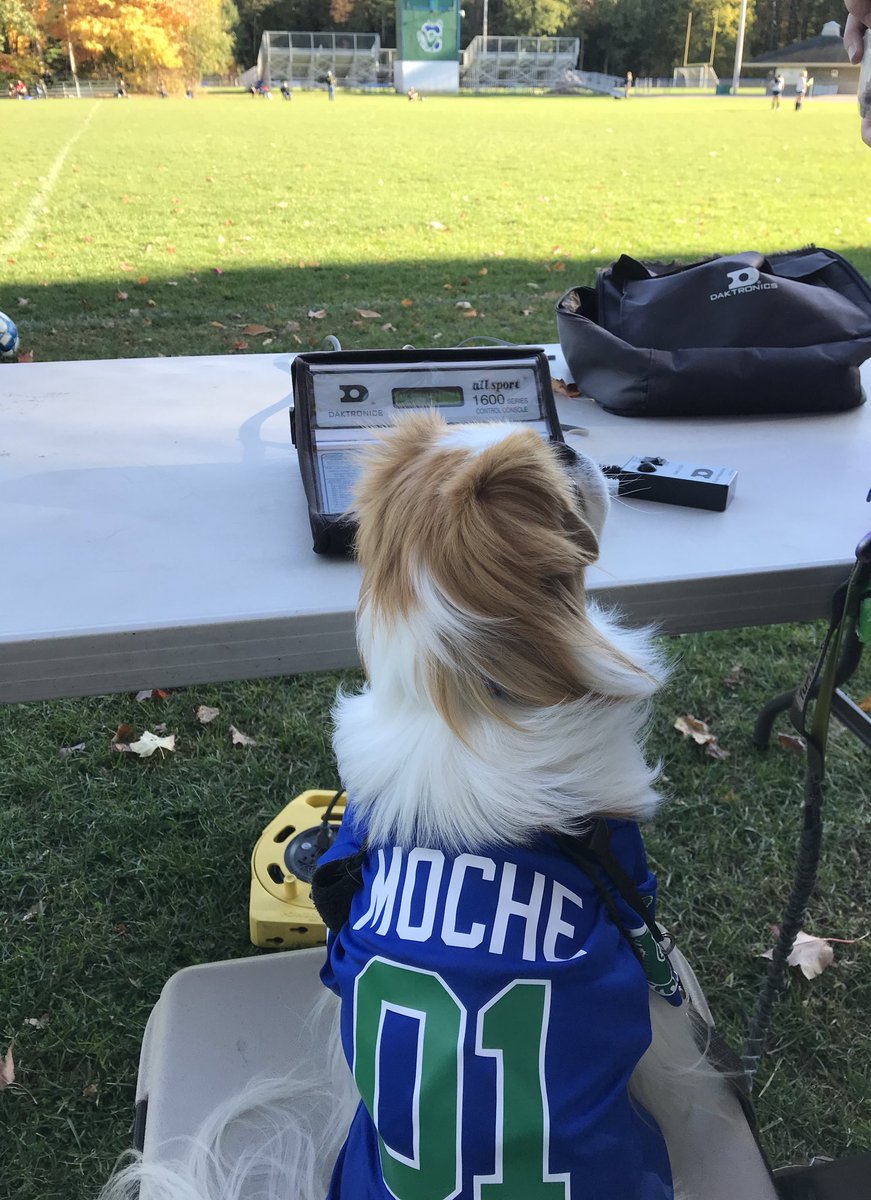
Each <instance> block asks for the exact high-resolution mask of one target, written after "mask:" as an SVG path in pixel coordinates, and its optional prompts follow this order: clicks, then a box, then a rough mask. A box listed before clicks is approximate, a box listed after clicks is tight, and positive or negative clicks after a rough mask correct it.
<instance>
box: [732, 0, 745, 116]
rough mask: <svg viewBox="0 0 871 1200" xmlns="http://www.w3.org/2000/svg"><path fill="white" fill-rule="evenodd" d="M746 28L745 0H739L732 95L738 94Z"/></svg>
mask: <svg viewBox="0 0 871 1200" xmlns="http://www.w3.org/2000/svg"><path fill="white" fill-rule="evenodd" d="M746 28H747V0H741V16H740V19H739V21H738V41H737V42H736V43H735V70H734V71H733V72H732V95H733V96H737V95H738V86H739V83H740V80H741V64H742V62H743V61H744V31H745V29H746Z"/></svg>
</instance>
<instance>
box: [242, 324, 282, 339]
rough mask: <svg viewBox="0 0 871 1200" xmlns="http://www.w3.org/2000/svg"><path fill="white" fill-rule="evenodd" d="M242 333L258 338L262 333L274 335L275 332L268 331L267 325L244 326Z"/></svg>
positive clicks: (272, 330)
mask: <svg viewBox="0 0 871 1200" xmlns="http://www.w3.org/2000/svg"><path fill="white" fill-rule="evenodd" d="M242 332H243V333H247V334H248V335H249V336H250V337H260V336H261V334H264V333H275V330H274V329H270V328H269V326H268V325H244V326H243V327H242Z"/></svg>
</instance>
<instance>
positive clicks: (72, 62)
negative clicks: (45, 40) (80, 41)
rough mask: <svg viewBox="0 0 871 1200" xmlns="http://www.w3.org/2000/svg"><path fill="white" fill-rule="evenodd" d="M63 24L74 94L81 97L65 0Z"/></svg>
mask: <svg viewBox="0 0 871 1200" xmlns="http://www.w3.org/2000/svg"><path fill="white" fill-rule="evenodd" d="M64 25H65V26H66V31H67V50H68V51H69V55H70V71H71V72H72V76H73V83H74V84H75V85H76V96H78V98H79V99H81V97H82V93H81V92H80V91H79V77H78V75H77V74H76V58H75V55H74V54H73V39H72V38H71V37H70V22H69V18H68V16H67V6H66V0H64Z"/></svg>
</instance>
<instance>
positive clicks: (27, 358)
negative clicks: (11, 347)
mask: <svg viewBox="0 0 871 1200" xmlns="http://www.w3.org/2000/svg"><path fill="white" fill-rule="evenodd" d="M18 361H19V363H31V362H33V351H32V350H25V352H24V353H23V354H19V355H18Z"/></svg>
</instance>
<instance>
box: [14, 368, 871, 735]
mask: <svg viewBox="0 0 871 1200" xmlns="http://www.w3.org/2000/svg"><path fill="white" fill-rule="evenodd" d="M18 361H19V362H21V359H20V358H19V360H18ZM859 707H860V708H861V709H862V712H866V713H871V692H869V693H868V695H867V696H866V697H865V699H864V700H860V701H859Z"/></svg>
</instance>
